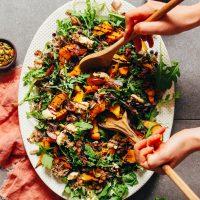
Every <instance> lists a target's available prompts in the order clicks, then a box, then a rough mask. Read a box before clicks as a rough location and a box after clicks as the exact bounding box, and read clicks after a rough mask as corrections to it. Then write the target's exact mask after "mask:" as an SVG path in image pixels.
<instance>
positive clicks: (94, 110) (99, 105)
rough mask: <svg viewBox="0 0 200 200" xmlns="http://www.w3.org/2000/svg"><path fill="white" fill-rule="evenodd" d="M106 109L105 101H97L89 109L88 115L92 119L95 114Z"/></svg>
mask: <svg viewBox="0 0 200 200" xmlns="http://www.w3.org/2000/svg"><path fill="white" fill-rule="evenodd" d="M105 109H106V102H105V101H102V102H101V103H97V104H96V105H95V106H94V107H93V108H92V109H91V110H90V117H91V119H94V118H95V117H96V116H97V115H99V114H100V113H102V112H103V111H105Z"/></svg>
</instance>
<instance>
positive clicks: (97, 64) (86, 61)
mask: <svg viewBox="0 0 200 200" xmlns="http://www.w3.org/2000/svg"><path fill="white" fill-rule="evenodd" d="M182 1H183V0H171V1H169V2H168V3H167V4H165V5H164V6H163V7H162V8H161V9H160V10H157V11H156V12H154V13H153V14H152V15H151V16H150V17H149V18H147V19H146V20H145V21H146V22H151V21H156V20H159V19H160V18H162V17H163V16H164V15H165V14H166V13H168V12H169V11H170V10H171V9H173V8H174V7H176V6H177V5H178V4H180V3H181V2H182ZM134 37H136V35H133V38H134ZM130 39H132V38H130ZM130 39H129V40H125V38H124V37H122V38H121V39H120V40H119V41H117V42H116V43H114V44H113V45H111V46H109V47H107V48H105V49H104V50H102V51H99V52H97V53H93V54H90V55H88V56H86V57H84V58H83V59H82V60H81V61H80V63H79V65H80V68H81V70H82V71H83V72H89V71H96V70H99V69H102V68H106V67H108V66H110V64H111V62H112V59H113V56H114V54H115V53H116V52H117V51H118V50H119V49H120V47H122V46H123V45H125V44H126V43H128V42H129V41H130Z"/></svg>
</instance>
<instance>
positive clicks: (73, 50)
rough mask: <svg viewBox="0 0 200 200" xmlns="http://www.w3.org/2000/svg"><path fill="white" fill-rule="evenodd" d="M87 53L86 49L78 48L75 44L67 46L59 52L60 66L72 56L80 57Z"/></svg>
mask: <svg viewBox="0 0 200 200" xmlns="http://www.w3.org/2000/svg"><path fill="white" fill-rule="evenodd" d="M86 52H87V49H85V48H80V46H79V45H77V44H67V45H66V46H64V47H63V48H61V49H60V51H59V60H60V62H61V64H63V63H64V62H65V61H69V60H70V59H71V58H72V56H74V55H76V56H82V55H84V54H85V53H86Z"/></svg>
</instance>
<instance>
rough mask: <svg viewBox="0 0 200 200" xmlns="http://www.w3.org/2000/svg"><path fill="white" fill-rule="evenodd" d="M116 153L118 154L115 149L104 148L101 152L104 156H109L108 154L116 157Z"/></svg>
mask: <svg viewBox="0 0 200 200" xmlns="http://www.w3.org/2000/svg"><path fill="white" fill-rule="evenodd" d="M115 152H116V150H115V149H114V148H103V149H102V150H101V154H102V155H107V154H110V155H114V154H115Z"/></svg>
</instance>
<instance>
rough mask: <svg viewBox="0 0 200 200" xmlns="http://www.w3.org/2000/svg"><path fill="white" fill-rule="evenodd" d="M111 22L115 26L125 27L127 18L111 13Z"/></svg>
mask: <svg viewBox="0 0 200 200" xmlns="http://www.w3.org/2000/svg"><path fill="white" fill-rule="evenodd" d="M109 22H111V24H112V25H113V26H117V27H119V26H124V25H125V17H124V16H123V15H120V14H117V13H114V12H111V13H109Z"/></svg>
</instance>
